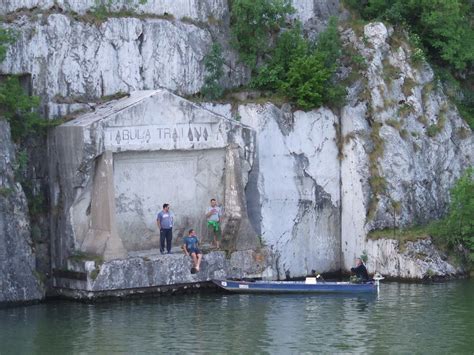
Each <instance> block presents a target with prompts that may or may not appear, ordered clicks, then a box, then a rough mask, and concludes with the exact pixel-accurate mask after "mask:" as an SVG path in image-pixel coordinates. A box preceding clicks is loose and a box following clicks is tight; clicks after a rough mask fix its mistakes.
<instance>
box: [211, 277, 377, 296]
mask: <svg viewBox="0 0 474 355" xmlns="http://www.w3.org/2000/svg"><path fill="white" fill-rule="evenodd" d="M381 279H383V277H376V278H375V279H374V280H373V281H369V282H363V283H353V282H327V281H318V280H317V278H316V277H307V278H306V279H305V280H304V281H236V280H212V282H213V283H214V284H216V285H217V286H219V287H220V288H222V289H224V290H226V291H230V292H236V293H377V292H378V290H379V281H380V280H381Z"/></svg>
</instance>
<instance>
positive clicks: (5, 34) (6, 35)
mask: <svg viewBox="0 0 474 355" xmlns="http://www.w3.org/2000/svg"><path fill="white" fill-rule="evenodd" d="M13 41H14V36H13V34H12V33H11V31H9V30H6V29H4V28H1V27H0V62H2V61H3V60H4V59H5V55H6V54H7V49H8V45H9V44H10V43H12V42H13Z"/></svg>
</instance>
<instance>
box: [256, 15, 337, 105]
mask: <svg viewBox="0 0 474 355" xmlns="http://www.w3.org/2000/svg"><path fill="white" fill-rule="evenodd" d="M341 49H342V46H341V42H340V39H339V33H338V31H337V22H336V19H335V18H332V19H331V20H330V23H329V25H328V28H327V29H326V31H324V32H322V33H321V34H320V37H319V40H318V43H317V44H316V45H314V44H312V43H310V42H309V41H308V40H306V39H305V38H304V37H303V34H302V30H301V27H300V26H296V27H295V28H293V29H291V30H288V31H285V32H283V33H282V34H281V36H280V37H279V38H278V40H277V43H276V46H275V49H274V50H273V52H272V53H271V54H272V56H271V60H270V61H269V63H267V64H266V65H263V66H262V67H260V68H259V71H258V75H257V77H256V78H255V79H254V80H253V82H252V85H253V86H254V87H258V88H260V89H267V90H274V91H277V92H279V93H280V94H284V95H286V96H287V97H288V98H289V99H291V100H292V101H294V102H296V104H297V105H298V106H299V107H300V108H302V109H308V110H309V109H312V108H315V107H319V106H321V105H324V104H328V105H329V104H338V103H340V102H341V101H342V98H343V97H344V94H345V91H344V89H343V88H342V87H341V86H338V85H336V84H334V83H333V81H332V80H333V77H334V73H335V71H336V68H337V61H338V59H339V58H340V56H341V53H342V50H341Z"/></svg>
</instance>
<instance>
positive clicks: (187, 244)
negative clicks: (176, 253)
mask: <svg viewBox="0 0 474 355" xmlns="http://www.w3.org/2000/svg"><path fill="white" fill-rule="evenodd" d="M183 243H184V244H183V251H184V253H185V254H186V256H191V258H192V259H193V267H192V269H191V273H192V274H195V273H196V272H199V267H200V266H201V259H202V253H201V251H200V250H199V248H198V246H199V239H198V237H197V236H196V232H195V231H194V229H190V230H189V232H188V236H187V237H184V239H183Z"/></svg>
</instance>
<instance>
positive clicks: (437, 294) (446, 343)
mask: <svg viewBox="0 0 474 355" xmlns="http://www.w3.org/2000/svg"><path fill="white" fill-rule="evenodd" d="M473 296H474V282H472V281H467V282H452V283H446V284H436V285H417V284H397V283H387V284H384V285H383V287H382V289H381V292H380V294H379V295H378V296H375V295H369V296H342V295H279V296H271V295H233V294H201V295H200V294H195V295H180V296H174V297H161V298H154V299H143V300H134V301H130V300H129V301H122V302H115V303H103V304H95V305H87V304H80V303H72V302H55V303H48V304H43V305H37V306H31V307H24V308H14V309H3V310H0V344H1V347H0V354H10V353H70V354H78V353H115V352H125V353H183V352H191V353H231V354H232V353H235V354H236V353H262V354H283V353H284V354H288V353H314V352H323V353H324V352H330V353H333V352H343V353H367V352H368V353H425V352H433V353H472V349H473V348H474V340H473V338H472V334H474V319H473V318H474V317H473V315H474V297H473Z"/></svg>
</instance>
